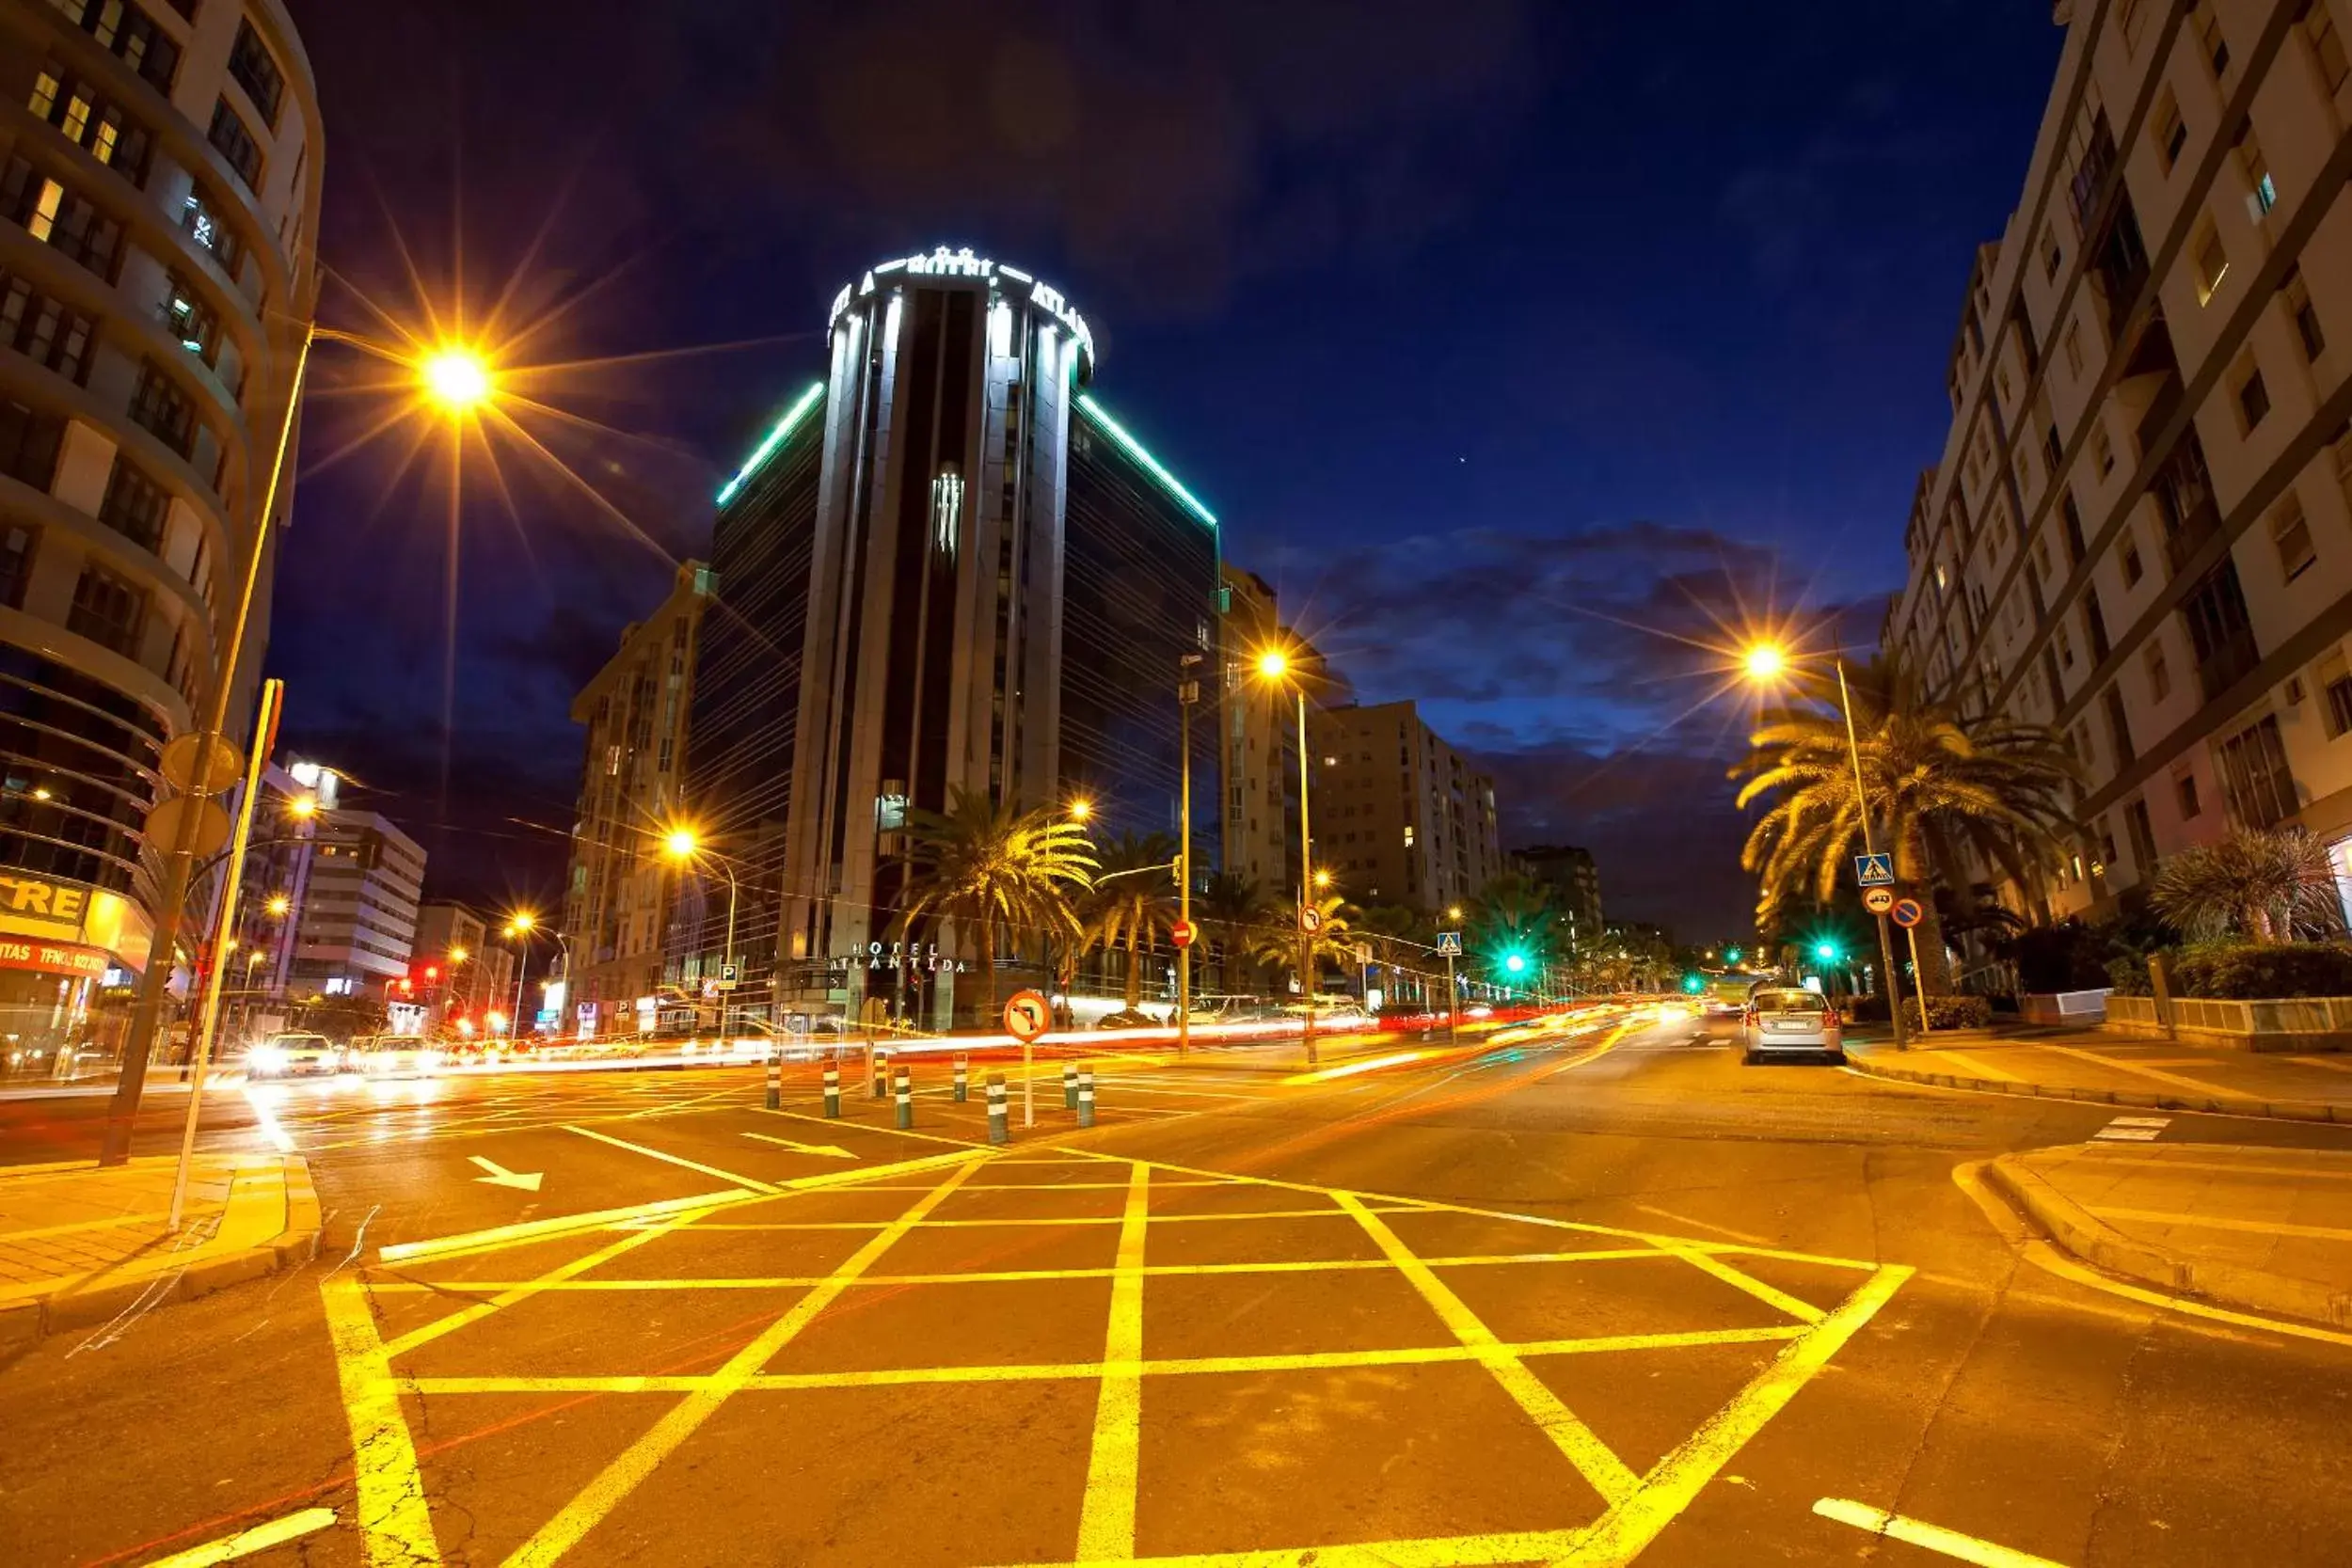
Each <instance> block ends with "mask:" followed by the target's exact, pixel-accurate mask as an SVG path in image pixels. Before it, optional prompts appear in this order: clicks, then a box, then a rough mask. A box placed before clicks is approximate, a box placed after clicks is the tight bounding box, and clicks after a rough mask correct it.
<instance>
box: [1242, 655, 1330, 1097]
mask: <svg viewBox="0 0 2352 1568" xmlns="http://www.w3.org/2000/svg"><path fill="white" fill-rule="evenodd" d="M1251 662H1252V663H1253V664H1255V666H1256V667H1257V671H1258V678H1259V679H1261V680H1263V681H1264V682H1265V683H1266V684H1267V685H1269V686H1278V687H1279V686H1288V687H1289V688H1290V689H1291V692H1292V694H1293V696H1295V698H1296V700H1297V703H1298V1000H1299V1003H1300V1004H1301V1006H1302V1009H1303V1012H1304V1015H1305V1017H1304V1022H1303V1024H1302V1027H1301V1034H1302V1037H1303V1038H1304V1040H1305V1042H1306V1046H1307V1065H1308V1066H1309V1067H1313V1066H1315V1065H1316V1064H1317V1061H1318V1057H1317V1055H1316V1053H1315V958H1314V951H1315V939H1314V933H1312V932H1311V931H1310V930H1309V929H1308V928H1307V920H1308V915H1307V911H1308V910H1309V908H1311V906H1312V905H1313V903H1314V900H1315V889H1316V887H1317V886H1318V885H1321V884H1318V883H1317V882H1316V881H1315V870H1314V853H1315V835H1314V830H1313V826H1312V823H1311V818H1310V816H1309V815H1308V800H1307V797H1308V788H1307V782H1308V770H1307V689H1306V687H1304V686H1303V685H1301V684H1300V683H1299V681H1298V679H1297V672H1296V670H1295V663H1296V661H1295V660H1294V659H1293V658H1292V657H1291V656H1290V654H1289V653H1288V652H1287V651H1285V650H1283V649H1281V648H1264V649H1261V650H1260V651H1259V654H1258V657H1256V658H1255V659H1254V660H1252V661H1251ZM1325 879H1326V881H1328V879H1329V873H1325Z"/></svg>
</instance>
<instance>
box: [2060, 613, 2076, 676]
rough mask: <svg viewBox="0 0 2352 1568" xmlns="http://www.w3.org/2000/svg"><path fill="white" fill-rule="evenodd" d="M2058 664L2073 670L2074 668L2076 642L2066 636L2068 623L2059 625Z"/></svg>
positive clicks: (2061, 622)
mask: <svg viewBox="0 0 2352 1568" xmlns="http://www.w3.org/2000/svg"><path fill="white" fill-rule="evenodd" d="M2058 662H2059V663H2060V664H2062V665H2064V666H2065V667H2066V668H2067V669H2069V670H2072V669H2073V668H2074V639H2073V638H2072V637H2069V636H2068V635H2067V634H2066V623H2065V622H2063V621H2060V622H2059V623H2058Z"/></svg>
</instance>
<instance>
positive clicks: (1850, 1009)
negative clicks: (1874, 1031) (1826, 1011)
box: [1837, 996, 1887, 1023]
mask: <svg viewBox="0 0 2352 1568" xmlns="http://www.w3.org/2000/svg"><path fill="white" fill-rule="evenodd" d="M1837 1010H1838V1011H1839V1012H1841V1013H1843V1014H1845V1015H1846V1022H1849V1023H1884V1022H1886V1019H1887V1011H1886V998H1885V997H1883V996H1849V997H1847V998H1846V999H1845V1000H1844V1001H1842V1002H1840V1003H1838V1004H1837Z"/></svg>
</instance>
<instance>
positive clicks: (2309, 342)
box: [2279, 267, 2328, 359]
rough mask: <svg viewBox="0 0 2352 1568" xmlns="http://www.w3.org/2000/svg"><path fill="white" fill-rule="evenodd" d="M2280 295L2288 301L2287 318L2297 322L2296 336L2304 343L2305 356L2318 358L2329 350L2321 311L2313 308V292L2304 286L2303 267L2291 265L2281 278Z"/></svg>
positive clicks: (2297, 339)
mask: <svg viewBox="0 0 2352 1568" xmlns="http://www.w3.org/2000/svg"><path fill="white" fill-rule="evenodd" d="M2279 294H2280V298H2282V299H2284V300H2285V301H2286V306H2287V320H2289V321H2291V322H2293V323H2294V324H2295V336H2296V341H2299V342H2300V343H2301V344H2302V345H2303V357H2304V358H2306V359H2316V358H2318V357H2319V356H2321V355H2323V354H2325V353H2327V352H2328V335H2327V334H2326V333H2324V332H2322V331H2321V330H2320V329H2319V312H2318V311H2317V310H2314V309H2312V292H2311V290H2309V289H2307V288H2305V287H2304V286H2303V269H2302V268H2300V267H2289V268H2288V269H2287V275H2286V277H2283V278H2281V279H2280V287H2279Z"/></svg>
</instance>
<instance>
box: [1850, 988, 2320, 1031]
mask: <svg viewBox="0 0 2352 1568" xmlns="http://www.w3.org/2000/svg"><path fill="white" fill-rule="evenodd" d="M2347 994H2352V993H2347ZM1844 1007H1845V1012H1846V1016H1847V1017H1848V1018H1849V1019H1851V1020H1852V1021H1853V1022H1856V1023H1884V1022H1886V1020H1887V1006H1886V998H1885V997H1883V996H1855V997H1849V998H1848V999H1847V1000H1846V1002H1845V1004H1844ZM1928 1018H1929V1020H1930V1021H1931V1022H1933V1023H1934V1025H1935V1026H1936V1027H1937V1028H1938V1029H1981V1028H1983V1027H1984V1026H1985V1025H1986V1024H1988V1023H1991V1022H1993V1003H1992V1000H1991V999H1990V998H1988V997H1982V996H1978V995H1975V994H1973V993H1970V992H1965V991H1961V992H1955V993H1952V994H1950V995H1945V996H1931V997H1929V998H1928ZM1903 1022H1905V1023H1906V1024H1908V1025H1909V1026H1910V1027H1912V1028H1913V1029H1916V1028H1918V1027H1919V999H1918V998H1917V997H1915V996H1912V995H1909V994H1908V993H1906V994H1905V995H1904V997H1903Z"/></svg>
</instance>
